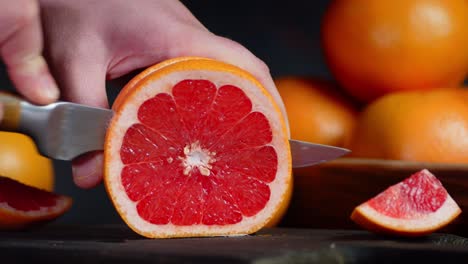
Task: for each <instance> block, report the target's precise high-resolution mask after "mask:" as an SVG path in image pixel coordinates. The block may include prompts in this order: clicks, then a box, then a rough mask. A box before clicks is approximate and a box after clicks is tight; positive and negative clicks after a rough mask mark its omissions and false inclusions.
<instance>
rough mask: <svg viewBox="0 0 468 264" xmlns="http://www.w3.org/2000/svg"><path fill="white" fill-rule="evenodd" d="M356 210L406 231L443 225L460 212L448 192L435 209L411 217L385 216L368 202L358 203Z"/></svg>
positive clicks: (381, 222)
mask: <svg viewBox="0 0 468 264" xmlns="http://www.w3.org/2000/svg"><path fill="white" fill-rule="evenodd" d="M357 210H358V211H359V212H360V213H361V214H362V215H364V216H365V217H366V218H368V219H373V220H374V221H375V222H377V223H379V225H381V226H384V227H387V228H391V229H396V230H401V231H407V232H418V231H425V230H428V229H432V228H437V227H439V226H441V225H444V224H445V223H446V222H447V221H449V220H452V218H453V216H456V215H458V214H459V213H460V212H461V211H460V208H459V207H458V205H457V204H456V203H455V201H454V200H453V199H452V197H451V196H450V195H448V194H447V199H446V201H445V203H444V204H443V205H442V206H441V207H440V208H439V209H438V210H437V211H435V212H433V213H428V214H420V215H417V216H415V217H414V218H413V219H401V218H394V217H390V216H386V215H384V214H382V213H381V212H378V211H376V210H375V209H374V208H372V207H371V206H369V205H368V204H362V205H360V206H359V207H358V208H357Z"/></svg>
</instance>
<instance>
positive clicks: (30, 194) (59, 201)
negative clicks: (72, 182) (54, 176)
mask: <svg viewBox="0 0 468 264" xmlns="http://www.w3.org/2000/svg"><path fill="white" fill-rule="evenodd" d="M71 205H72V199H71V198H70V197H67V196H64V195H58V194H55V193H52V192H49V191H45V190H41V189H38V188H35V187H31V186H28V185H25V184H22V183H20V182H18V181H15V180H12V179H10V178H7V177H1V176H0V229H19V228H23V227H28V226H29V225H33V224H37V223H41V222H45V221H50V220H53V219H55V218H57V217H59V216H61V215H62V214H64V213H65V212H66V211H68V209H69V208H70V207H71Z"/></svg>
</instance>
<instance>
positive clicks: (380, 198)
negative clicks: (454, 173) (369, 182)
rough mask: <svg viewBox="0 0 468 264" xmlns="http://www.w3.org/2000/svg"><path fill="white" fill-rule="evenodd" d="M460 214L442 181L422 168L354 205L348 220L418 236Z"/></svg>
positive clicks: (383, 231) (374, 229)
mask: <svg viewBox="0 0 468 264" xmlns="http://www.w3.org/2000/svg"><path fill="white" fill-rule="evenodd" d="M460 213H461V209H460V207H459V206H458V205H457V203H456V202H455V201H454V200H453V198H452V197H451V196H450V194H449V193H448V192H447V190H446V189H445V188H444V187H443V185H442V183H441V182H440V181H439V180H438V179H437V178H436V177H435V176H434V175H433V174H432V173H431V172H429V171H428V170H427V169H424V170H421V171H419V172H416V173H414V174H413V175H411V176H410V177H408V178H407V179H405V180H403V181H402V182H399V183H397V184H395V185H393V186H390V187H389V188H387V189H386V190H384V191H383V192H381V193H380V194H378V195H377V196H375V197H373V198H371V199H369V200H368V201H366V202H365V203H363V204H361V205H359V206H357V207H356V208H355V209H354V211H353V212H352V214H351V219H352V220H353V221H354V222H356V223H357V224H359V225H361V226H362V227H364V228H366V229H368V230H370V231H373V232H376V233H383V234H393V235H405V236H420V235H425V234H430V233H432V232H435V231H437V230H439V229H441V228H443V227H445V226H446V225H448V224H449V223H450V222H452V221H453V220H454V219H455V218H456V217H457V216H458V215H459V214H460Z"/></svg>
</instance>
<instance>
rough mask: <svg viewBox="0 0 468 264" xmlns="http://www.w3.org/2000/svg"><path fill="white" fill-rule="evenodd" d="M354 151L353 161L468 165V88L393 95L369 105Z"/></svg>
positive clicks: (355, 134) (354, 139)
mask: <svg viewBox="0 0 468 264" xmlns="http://www.w3.org/2000/svg"><path fill="white" fill-rule="evenodd" d="M347 147H348V148H350V149H351V150H352V153H351V154H350V155H349V156H350V157H365V158H380V159H393V160H406V161H420V162H447V163H467V162H468V90H466V89H462V88H450V87H448V88H441V89H435V90H430V91H406V92H398V93H391V94H388V95H385V96H383V97H380V98H379V99H377V100H375V101H374V102H372V103H371V104H369V105H367V106H366V108H365V109H364V110H363V112H362V113H361V116H360V118H359V120H358V121H357V125H356V129H355V130H354V132H353V135H352V137H351V140H350V142H349V145H347Z"/></svg>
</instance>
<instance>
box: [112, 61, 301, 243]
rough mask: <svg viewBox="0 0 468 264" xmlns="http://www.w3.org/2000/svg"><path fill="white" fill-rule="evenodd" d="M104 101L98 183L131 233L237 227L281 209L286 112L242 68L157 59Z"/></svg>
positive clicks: (204, 232)
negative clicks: (108, 108) (107, 113)
mask: <svg viewBox="0 0 468 264" xmlns="http://www.w3.org/2000/svg"><path fill="white" fill-rule="evenodd" d="M113 110H114V112H115V115H114V117H113V118H112V120H111V122H110V124H109V128H108V131H107V134H106V143H105V148H104V184H105V186H106V190H107V192H108V194H109V197H110V199H111V200H112V202H113V204H114V206H115V208H116V210H117V212H118V213H119V215H120V216H121V217H122V219H123V220H124V221H125V222H126V223H127V225H128V226H129V227H130V228H131V229H133V230H134V231H135V232H137V233H138V234H140V235H143V236H145V237H150V238H169V237H194V236H197V237H202V236H230V235H243V234H251V233H254V232H256V231H258V230H259V229H261V228H263V227H265V226H271V225H274V224H275V223H277V222H278V221H279V220H280V219H281V217H282V215H283V214H284V212H285V210H286V208H287V206H288V205H289V201H290V196H291V189H292V174H291V170H292V167H291V155H290V149H289V141H288V138H289V135H288V130H287V126H286V121H285V117H284V116H283V115H282V113H281V111H280V109H279V107H278V105H277V104H276V103H275V101H274V100H273V99H272V97H271V95H270V94H269V93H268V92H267V91H266V89H265V88H264V87H263V86H262V85H261V84H260V83H259V82H258V81H257V80H256V79H255V78H254V77H253V76H252V75H251V74H249V73H248V72H246V71H244V70H242V69H240V68H238V67H235V66H233V65H230V64H226V63H223V62H220V61H216V60H212V59H205V58H198V57H182V58H175V59H172V60H168V61H164V62H162V63H160V64H157V65H154V66H152V67H149V68H148V69H146V70H145V71H143V72H142V73H141V74H139V75H137V76H136V77H134V78H133V79H132V80H131V81H130V82H129V83H128V84H127V85H126V86H125V87H124V88H123V90H122V91H121V92H120V93H119V95H118V96H117V98H116V100H115V102H114V105H113Z"/></svg>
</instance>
